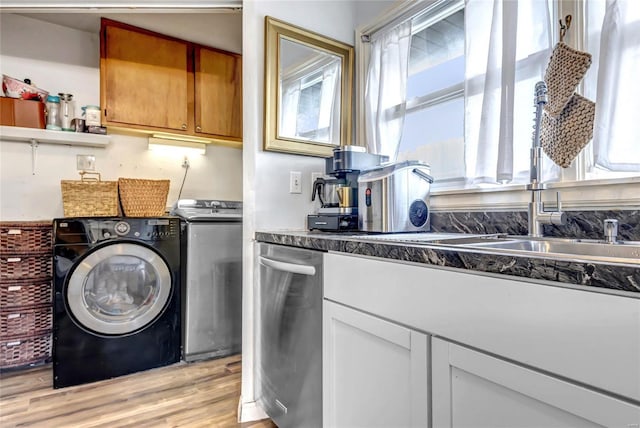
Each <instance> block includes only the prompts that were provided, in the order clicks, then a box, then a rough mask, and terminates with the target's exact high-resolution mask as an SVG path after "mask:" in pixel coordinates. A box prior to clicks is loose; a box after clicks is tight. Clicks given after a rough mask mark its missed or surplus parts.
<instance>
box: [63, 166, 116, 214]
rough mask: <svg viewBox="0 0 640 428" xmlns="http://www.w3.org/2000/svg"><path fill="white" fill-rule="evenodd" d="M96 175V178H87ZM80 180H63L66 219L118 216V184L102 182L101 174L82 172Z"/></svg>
mask: <svg viewBox="0 0 640 428" xmlns="http://www.w3.org/2000/svg"><path fill="white" fill-rule="evenodd" d="M86 175H95V176H96V177H85V176H86ZM80 177H81V179H80V180H62V181H60V186H61V189H62V206H63V208H64V216H65V217H115V216H117V215H118V182H117V181H102V180H101V178H100V174H99V173H94V172H84V171H83V172H81V173H80Z"/></svg>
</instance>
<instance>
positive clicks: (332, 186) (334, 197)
mask: <svg viewBox="0 0 640 428" xmlns="http://www.w3.org/2000/svg"><path fill="white" fill-rule="evenodd" d="M339 187H340V180H338V179H337V178H323V177H319V178H316V181H314V182H313V193H312V194H311V200H312V201H315V200H316V196H318V200H319V201H320V208H335V207H338V206H339V205H340V200H339V196H338V192H337V189H338V188H339Z"/></svg>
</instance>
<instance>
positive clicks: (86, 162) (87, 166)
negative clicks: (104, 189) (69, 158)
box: [76, 155, 96, 171]
mask: <svg viewBox="0 0 640 428" xmlns="http://www.w3.org/2000/svg"><path fill="white" fill-rule="evenodd" d="M76 169H77V170H78V171H95V169H96V157H95V156H94V155H76Z"/></svg>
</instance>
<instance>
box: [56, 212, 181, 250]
mask: <svg viewBox="0 0 640 428" xmlns="http://www.w3.org/2000/svg"><path fill="white" fill-rule="evenodd" d="M54 236H55V244H72V243H75V244H79V243H94V242H99V241H104V240H107V239H114V238H131V239H140V240H143V241H162V240H166V239H175V238H177V237H179V236H180V219H179V218H175V217H166V218H137V217H123V218H120V217H118V218H100V217H94V218H68V219H56V220H54Z"/></svg>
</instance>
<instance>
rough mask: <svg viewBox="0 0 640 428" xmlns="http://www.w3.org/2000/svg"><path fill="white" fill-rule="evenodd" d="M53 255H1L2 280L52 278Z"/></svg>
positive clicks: (0, 271) (0, 275)
mask: <svg viewBox="0 0 640 428" xmlns="http://www.w3.org/2000/svg"><path fill="white" fill-rule="evenodd" d="M52 260H53V259H52V256H51V253H50V252H49V253H43V254H15V255H0V280H2V281H3V283H4V282H5V280H12V279H13V280H15V279H43V278H51V272H52V267H53V266H52V265H53V263H52Z"/></svg>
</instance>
